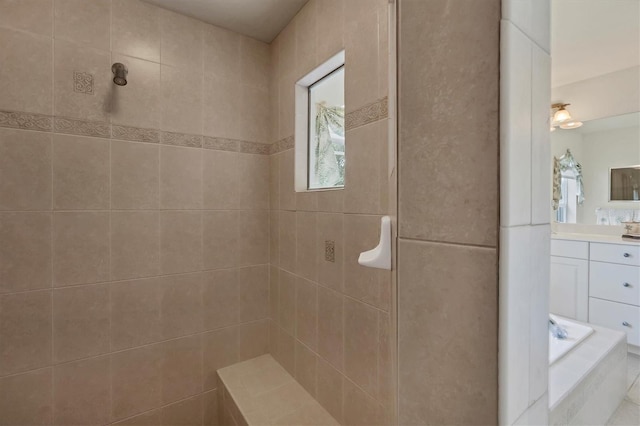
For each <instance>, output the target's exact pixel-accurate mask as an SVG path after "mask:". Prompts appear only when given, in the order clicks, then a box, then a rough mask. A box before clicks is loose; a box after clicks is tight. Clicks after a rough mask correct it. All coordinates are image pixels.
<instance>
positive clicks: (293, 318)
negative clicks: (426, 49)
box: [269, 0, 394, 425]
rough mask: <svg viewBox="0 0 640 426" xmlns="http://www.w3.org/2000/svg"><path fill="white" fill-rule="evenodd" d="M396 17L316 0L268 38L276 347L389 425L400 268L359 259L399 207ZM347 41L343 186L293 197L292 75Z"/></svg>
mask: <svg viewBox="0 0 640 426" xmlns="http://www.w3.org/2000/svg"><path fill="white" fill-rule="evenodd" d="M388 16H389V15H388V2H387V1H386V0H374V1H372V0H348V1H344V0H311V1H310V2H309V3H308V4H307V5H306V6H305V7H304V8H303V9H302V10H301V11H300V12H299V13H298V15H297V16H296V17H295V18H294V20H293V21H292V22H291V23H290V24H289V25H288V26H287V27H286V28H285V29H284V30H283V31H282V32H281V33H280V35H279V36H278V37H277V38H276V39H275V40H274V42H273V43H272V44H271V59H272V61H271V72H272V76H274V77H273V78H272V81H271V108H272V116H271V118H272V122H271V129H272V132H271V137H272V139H273V140H274V141H276V143H275V144H274V154H272V155H271V156H270V188H269V190H270V196H271V197H270V209H271V222H270V229H271V257H270V264H271V271H270V273H271V282H270V291H271V302H270V305H271V306H270V318H271V324H270V327H271V334H270V337H271V339H270V343H269V345H270V351H271V353H272V354H273V355H274V357H275V358H276V359H277V360H278V361H279V362H280V363H281V364H282V365H283V366H284V367H285V368H286V369H287V370H288V371H289V372H290V373H291V374H292V375H294V376H295V378H296V379H297V380H298V382H300V383H301V384H302V386H304V387H305V389H307V390H308V391H309V392H310V393H311V394H312V395H313V396H314V397H315V398H316V399H317V400H318V401H319V402H320V403H321V404H322V405H323V406H324V407H325V408H326V409H327V410H328V411H329V412H330V413H331V414H332V415H333V416H334V417H335V418H336V419H337V420H338V421H339V422H341V423H343V424H350V425H375V424H380V425H382V424H384V425H387V424H391V423H390V422H392V418H393V412H394V407H393V398H392V383H391V378H390V377H391V376H392V373H391V372H392V366H391V359H390V354H391V350H392V348H391V341H390V339H389V336H390V335H391V334H392V330H391V327H392V323H393V321H391V303H392V300H391V285H392V284H391V273H390V272H388V271H382V270H374V269H368V268H363V267H360V266H359V265H358V264H357V258H358V255H359V254H360V252H361V251H364V250H368V249H370V248H372V247H374V246H375V245H376V244H377V240H378V237H379V229H380V217H381V216H382V215H384V214H390V206H389V201H388V199H389V186H390V183H391V182H390V178H389V174H388V165H387V164H388V133H387V132H388V126H389V123H388V118H387V115H388V114H387V102H386V97H387V80H388V78H389V72H388V65H387V64H388V53H389V52H388V42H387V39H386V37H387V34H388V30H387V26H388V25H389V24H388ZM346 23H348V25H347V24H346ZM343 48H344V49H345V50H346V79H345V85H346V89H345V92H346V109H347V113H348V114H347V122H348V123H349V125H348V131H347V135H346V138H347V143H346V149H347V153H346V156H347V161H348V166H347V172H346V173H347V175H346V179H345V181H346V186H345V189H344V190H334V191H322V192H311V193H296V192H295V191H294V182H293V176H294V170H293V167H294V164H293V161H294V155H293V149H292V148H293V145H292V141H293V137H292V135H293V119H294V113H293V111H294V105H293V102H294V97H293V89H294V83H295V82H296V81H297V80H298V79H299V78H301V77H303V76H304V75H305V74H306V73H308V72H309V71H311V70H312V69H313V68H315V67H316V66H318V65H320V64H321V63H322V62H324V61H325V60H327V59H328V58H330V57H331V56H333V55H334V54H335V53H337V52H338V51H340V50H342V49H343ZM326 241H332V242H333V243H334V244H335V261H333V262H330V261H326V260H325V242H326Z"/></svg>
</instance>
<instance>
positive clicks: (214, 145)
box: [202, 136, 239, 152]
mask: <svg viewBox="0 0 640 426" xmlns="http://www.w3.org/2000/svg"><path fill="white" fill-rule="evenodd" d="M202 142H203V143H202V147H203V148H205V149H215V150H218V151H232V152H238V151H239V148H238V146H239V141H237V140H235V139H225V138H214V137H212V136H205V137H204V140H203V141H202Z"/></svg>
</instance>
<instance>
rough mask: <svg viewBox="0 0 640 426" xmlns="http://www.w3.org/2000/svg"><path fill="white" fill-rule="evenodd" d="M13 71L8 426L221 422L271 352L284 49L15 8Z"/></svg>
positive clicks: (161, 19) (113, 10)
mask: <svg viewBox="0 0 640 426" xmlns="http://www.w3.org/2000/svg"><path fill="white" fill-rule="evenodd" d="M114 62H123V63H125V64H126V65H127V66H128V68H129V75H128V80H129V84H128V85H127V86H125V87H117V86H115V85H114V84H113V83H112V82H111V78H112V74H111V64H112V63H114ZM0 64H1V65H0V210H1V212H0V242H1V244H0V424H12V425H16V424H50V423H55V424H65V425H66V424H82V425H89V424H108V423H114V422H119V421H122V420H125V423H127V424H129V423H137V422H148V424H178V423H180V424H185V423H189V424H200V423H202V422H204V423H206V424H213V423H215V418H216V390H215V387H216V381H215V376H214V375H215V370H216V369H217V368H219V367H221V366H224V365H227V364H230V363H233V362H236V361H238V360H242V359H247V358H251V357H254V356H257V355H260V354H262V353H265V352H266V351H267V350H268V332H269V328H268V319H267V317H268V315H269V304H268V294H269V278H268V277H269V266H268V263H269V210H268V209H269V186H268V181H269V167H270V157H269V156H268V155H266V154H268V153H269V149H268V145H265V144H264V143H267V142H271V138H270V136H269V121H268V117H269V114H268V113H269V111H268V108H269V105H268V99H269V98H268V90H269V84H268V82H269V78H268V75H269V68H268V67H269V47H268V45H266V44H264V43H261V42H257V41H255V40H252V39H249V38H246V37H242V36H239V35H237V34H234V33H230V32H228V31H224V30H221V29H218V28H215V27H213V26H210V25H206V24H204V23H202V22H199V21H196V20H193V19H190V18H187V17H184V16H181V15H178V14H174V13H172V12H168V11H165V10H162V9H159V8H156V7H152V6H150V5H147V4H145V3H141V2H138V1H137V0H91V1H85V0H55V1H51V0H15V1H14V0H1V1H0ZM376 313H377V311H376ZM126 419H129V420H126Z"/></svg>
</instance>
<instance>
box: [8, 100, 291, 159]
mask: <svg viewBox="0 0 640 426" xmlns="http://www.w3.org/2000/svg"><path fill="white" fill-rule="evenodd" d="M1 127H8V128H15V129H23V130H37V131H41V132H55V133H64V134H69V135H79V136H92V137H97V138H105V139H119V140H125V141H133V142H148V143H161V144H164V145H173V146H183V147H188V148H204V149H212V150H218V151H232V152H239V153H243V154H259V155H269V154H270V153H271V152H272V149H273V146H274V145H276V144H264V143H260V142H249V141H240V140H234V139H226V138H217V137H213V136H202V135H190V134H185V133H175V132H163V131H160V130H157V129H144V128H140V127H130V126H121V125H118V124H109V123H105V122H102V121H87V120H77V119H73V118H66V117H51V116H48V115H42V114H31V113H25V112H17V111H2V110H0V128H1ZM283 141H288V142H286V144H285V145H287V146H288V145H290V146H289V148H292V147H293V136H292V137H290V138H287V139H283ZM280 142H281V143H282V141H280ZM289 148H286V149H289Z"/></svg>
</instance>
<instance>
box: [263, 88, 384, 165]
mask: <svg viewBox="0 0 640 426" xmlns="http://www.w3.org/2000/svg"><path fill="white" fill-rule="evenodd" d="M388 117H389V100H388V98H387V97H386V96H385V97H384V98H382V99H378V100H377V101H375V102H372V103H370V104H367V105H365V106H363V107H361V108H358V109H357V110H355V111H351V112H349V113H347V115H346V117H345V128H346V130H353V129H355V128H358V127H361V126H364V125H365V124H370V123H374V122H376V121H379V120H384V119H385V118H388ZM293 146H294V137H293V136H289V137H286V138H284V139H280V140H279V141H276V142H274V143H272V144H271V146H270V150H269V153H270V154H277V153H279V152H282V151H286V150H288V149H291V148H293Z"/></svg>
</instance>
